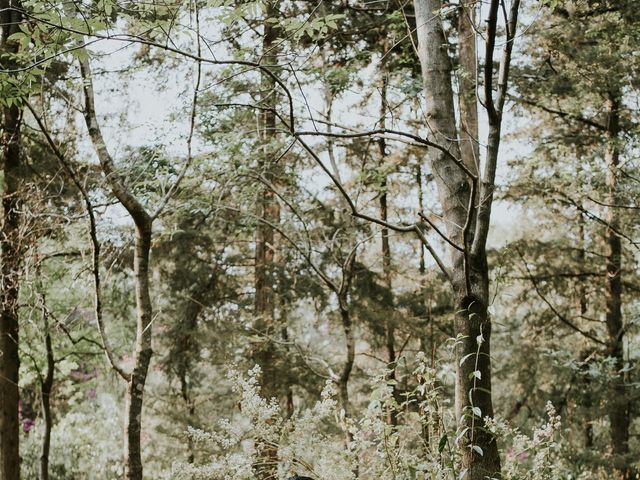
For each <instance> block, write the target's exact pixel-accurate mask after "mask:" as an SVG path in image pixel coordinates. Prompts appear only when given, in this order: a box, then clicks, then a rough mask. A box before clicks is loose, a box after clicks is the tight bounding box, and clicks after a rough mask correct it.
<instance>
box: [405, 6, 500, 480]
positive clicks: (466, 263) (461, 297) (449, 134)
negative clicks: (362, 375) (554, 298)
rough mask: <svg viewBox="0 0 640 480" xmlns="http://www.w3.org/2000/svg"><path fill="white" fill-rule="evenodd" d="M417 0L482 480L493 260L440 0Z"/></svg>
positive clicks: (465, 424)
mask: <svg viewBox="0 0 640 480" xmlns="http://www.w3.org/2000/svg"><path fill="white" fill-rule="evenodd" d="M414 6H415V12H416V24H417V34H418V50H419V55H420V62H421V67H422V78H423V83H424V92H425V98H426V105H425V109H426V116H427V119H426V121H427V125H428V128H429V131H430V140H431V141H433V142H435V143H437V144H439V145H441V146H442V147H444V149H446V151H442V150H439V149H436V148H432V149H430V150H429V153H428V160H429V164H430V167H431V170H432V172H433V175H434V178H435V181H436V185H437V189H438V196H439V200H440V205H441V206H442V211H443V215H444V218H445V219H446V221H447V225H448V228H447V233H448V237H449V239H450V240H451V241H452V242H453V243H454V244H456V245H457V246H458V247H459V249H454V248H450V252H451V255H450V259H451V261H450V264H451V269H450V270H451V278H452V284H453V289H454V295H455V300H456V307H457V311H458V314H457V316H456V320H455V332H456V335H458V336H459V342H458V344H457V348H456V366H457V374H456V378H457V380H456V415H457V418H458V419H459V422H460V427H461V428H462V429H464V430H465V436H464V438H465V439H466V442H465V446H464V447H463V448H464V450H463V467H464V468H465V469H466V471H467V477H466V478H469V479H471V480H481V479H482V480H484V479H485V478H486V477H487V476H489V477H498V476H499V475H500V457H499V454H498V448H497V445H496V441H495V438H494V437H493V436H492V435H491V434H489V433H488V432H487V431H486V430H485V429H484V428H483V427H484V421H483V418H484V417H487V416H489V417H491V416H493V405H492V400H491V360H490V356H489V350H490V337H491V322H490V318H489V316H488V313H487V307H488V298H489V295H488V290H489V280H488V265H487V259H486V253H485V250H484V244H483V243H482V242H481V248H479V249H477V250H476V252H474V254H471V252H470V248H469V245H470V241H471V239H473V238H474V222H473V218H474V217H475V209H474V208H472V210H471V211H469V206H470V196H471V194H472V182H471V177H470V175H469V172H468V171H467V172H465V168H464V167H463V165H461V163H463V162H462V161H461V160H460V159H461V154H460V149H459V147H458V144H457V139H458V132H457V129H456V116H455V110H454V100H453V89H452V79H451V61H450V58H449V55H448V52H447V45H448V43H447V40H446V38H445V35H444V30H443V27H442V23H441V19H440V16H439V15H438V14H437V13H438V12H439V11H440V9H441V7H442V2H441V1H440V0H414ZM494 133H495V132H494ZM498 135H499V129H498ZM496 148H497V146H496ZM456 159H458V160H460V161H457V160H456ZM467 170H468V169H467ZM488 202H490V198H489V199H488Z"/></svg>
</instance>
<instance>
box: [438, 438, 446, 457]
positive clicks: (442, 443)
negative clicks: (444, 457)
mask: <svg viewBox="0 0 640 480" xmlns="http://www.w3.org/2000/svg"><path fill="white" fill-rule="evenodd" d="M447 440H448V437H447V434H446V433H445V434H444V435H442V437H440V441H439V442H438V453H442V452H443V451H444V448H445V447H446V446H447Z"/></svg>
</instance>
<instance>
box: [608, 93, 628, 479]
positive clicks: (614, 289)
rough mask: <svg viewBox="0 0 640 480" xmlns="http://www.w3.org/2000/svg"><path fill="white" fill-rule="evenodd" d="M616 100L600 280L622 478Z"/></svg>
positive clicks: (624, 429)
mask: <svg viewBox="0 0 640 480" xmlns="http://www.w3.org/2000/svg"><path fill="white" fill-rule="evenodd" d="M619 102H620V100H619V94H617V93H610V94H609V98H608V99H607V105H606V111H607V125H606V132H605V138H606V150H605V163H606V168H607V172H606V184H607V189H608V199H607V203H608V205H609V206H608V207H607V228H606V233H605V235H606V242H607V249H608V251H607V254H606V255H607V256H606V274H605V277H604V287H605V288H604V292H605V320H606V323H607V332H608V340H607V343H608V347H607V350H608V352H607V353H608V354H609V356H610V357H611V358H612V359H613V360H614V362H613V368H614V376H613V378H612V379H611V382H612V385H611V393H610V396H609V401H608V405H607V409H608V410H609V422H610V436H611V451H612V453H613V461H614V467H615V469H616V470H617V471H618V473H619V474H620V475H621V476H622V478H624V479H628V478H631V471H630V468H629V465H628V459H627V458H626V456H627V455H628V454H629V422H630V411H629V410H630V403H629V398H628V394H627V389H626V385H625V374H624V373H622V372H620V371H621V370H622V368H623V367H624V350H623V338H624V326H623V318H622V278H621V271H622V242H621V239H620V236H619V235H618V234H617V233H616V232H618V231H619V227H620V225H619V223H620V222H619V219H618V214H617V210H616V207H615V205H620V204H622V203H624V202H623V200H622V199H621V198H620V195H619V193H618V165H619V160H620V146H619V141H620V139H619V134H620V113H619V108H620V103H619Z"/></svg>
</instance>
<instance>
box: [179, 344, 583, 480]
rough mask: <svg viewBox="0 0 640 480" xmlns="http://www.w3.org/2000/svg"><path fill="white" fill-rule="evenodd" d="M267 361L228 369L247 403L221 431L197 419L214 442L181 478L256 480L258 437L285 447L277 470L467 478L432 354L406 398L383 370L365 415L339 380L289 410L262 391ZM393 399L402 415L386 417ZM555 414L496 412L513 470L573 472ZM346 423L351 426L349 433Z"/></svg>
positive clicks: (547, 475) (398, 478) (508, 479)
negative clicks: (530, 425)
mask: <svg viewBox="0 0 640 480" xmlns="http://www.w3.org/2000/svg"><path fill="white" fill-rule="evenodd" d="M259 375H260V370H259V368H258V367H255V368H253V369H251V370H250V371H249V372H248V373H247V375H242V374H240V373H238V372H237V371H232V372H231V373H230V374H229V377H230V378H231V380H232V382H233V384H234V391H235V392H236V393H237V394H238V395H239V397H240V402H239V405H240V413H239V414H238V415H236V416H235V417H234V418H233V419H230V420H224V421H221V422H219V425H218V429H217V430H216V431H215V432H204V431H201V430H195V429H190V430H189V435H190V436H191V438H192V440H193V441H194V442H197V443H199V444H200V445H201V446H202V447H204V448H206V450H207V451H209V452H210V456H209V458H208V460H207V461H205V462H204V463H201V464H185V463H176V464H174V465H173V469H172V478H175V479H176V480H205V479H206V480H227V479H234V480H251V479H254V478H255V477H254V471H253V466H254V463H255V462H258V461H260V459H259V456H258V454H257V452H256V443H257V441H258V440H259V441H260V442H265V441H266V442H273V444H274V445H277V452H278V478H280V479H286V478H288V477H289V476H291V475H293V474H297V475H305V476H309V477H312V478H314V479H317V480H354V479H356V478H362V479H381V480H384V479H394V480H459V479H461V478H464V474H463V473H461V469H460V466H459V460H460V457H461V456H460V451H459V448H462V447H458V446H457V445H456V442H455V438H456V431H455V429H454V428H452V426H454V425H455V422H454V421H453V418H452V416H451V414H450V413H447V410H446V409H443V408H442V407H441V405H442V404H443V402H442V398H441V389H440V388H439V387H438V386H437V384H436V374H435V371H434V370H433V369H431V368H429V367H428V366H427V365H426V362H425V361H424V357H423V356H419V357H418V366H417V367H416V369H415V371H414V376H415V379H416V382H417V385H418V386H417V388H416V389H415V390H414V391H413V392H410V393H408V394H406V399H405V400H404V401H403V402H402V403H401V404H400V405H397V404H396V401H395V399H394V398H393V396H392V389H391V386H390V385H389V383H388V380H387V379H386V378H385V375H384V373H383V374H381V375H380V376H379V377H378V379H377V382H376V384H375V385H374V390H373V393H372V396H371V401H370V403H369V405H368V408H367V409H366V410H365V412H364V414H363V416H362V417H359V418H348V417H346V416H345V413H344V410H343V409H342V408H341V407H340V404H339V402H338V401H337V399H336V398H337V394H336V389H335V387H334V385H333V384H332V383H331V382H327V384H326V386H325V388H324V390H323V392H322V395H321V399H320V400H319V401H318V402H317V403H316V404H315V405H314V406H313V407H312V408H309V409H306V410H303V411H301V412H299V413H296V414H294V415H293V416H292V417H291V418H289V419H285V418H284V416H283V415H282V414H281V412H280V407H279V405H278V403H277V402H276V401H275V400H269V401H268V400H266V399H264V398H262V397H261V396H260V394H259V392H260V387H259ZM389 408H395V409H396V412H397V414H398V418H399V419H400V422H399V425H398V426H397V427H392V426H391V425H389V423H388V422H387V414H388V412H389ZM547 413H548V416H549V420H548V422H547V423H545V424H544V425H542V426H541V427H539V428H538V429H536V430H534V431H533V433H532V435H531V436H527V435H524V434H521V433H520V432H519V431H518V430H517V429H514V428H512V427H510V426H509V425H508V424H507V423H506V422H505V421H502V420H498V419H487V425H488V428H490V429H491V430H492V431H493V432H494V433H496V434H497V436H498V438H499V439H500V443H501V445H506V446H505V448H504V461H503V479H504V480H516V479H518V480H552V479H553V480H559V479H563V478H567V479H568V478H572V477H571V476H570V475H567V473H566V472H567V470H566V468H567V467H566V465H565V462H564V461H563V459H562V451H561V448H560V444H559V443H558V442H557V440H556V437H557V436H558V432H559V429H560V417H559V416H558V415H557V414H556V412H555V409H554V408H553V406H552V405H551V404H548V406H547ZM347 432H348V433H349V435H347Z"/></svg>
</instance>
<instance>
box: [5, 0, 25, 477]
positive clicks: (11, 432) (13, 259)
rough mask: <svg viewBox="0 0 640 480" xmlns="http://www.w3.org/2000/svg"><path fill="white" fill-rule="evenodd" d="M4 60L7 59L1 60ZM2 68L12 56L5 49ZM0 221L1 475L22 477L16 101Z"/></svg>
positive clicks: (12, 14) (10, 24) (8, 6)
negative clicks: (19, 414)
mask: <svg viewBox="0 0 640 480" xmlns="http://www.w3.org/2000/svg"><path fill="white" fill-rule="evenodd" d="M17 6H19V5H17V2H15V1H11V0H4V1H2V2H0V10H1V11H0V19H1V21H2V45H1V48H0V50H1V51H2V53H4V54H13V53H16V52H17V50H18V46H17V43H15V42H12V41H10V40H8V37H9V36H10V35H12V34H13V33H14V32H15V31H17V30H18V26H19V24H20V21H21V15H20V14H19V13H18V11H17V10H13V9H14V8H16V7H17ZM5 62H6V63H5ZM3 64H4V65H3V66H4V68H9V69H10V68H11V67H12V66H13V65H14V64H15V62H14V61H13V59H11V58H10V57H8V56H4V55H3ZM2 115H3V118H2V172H3V188H2V208H3V211H2V227H1V230H0V255H1V257H2V258H1V260H2V266H1V267H0V273H1V275H2V278H1V279H0V280H1V283H0V308H1V309H2V310H1V312H0V353H1V355H0V480H17V479H19V478H20V451H19V439H20V426H19V416H18V403H19V400H20V393H19V389H18V380H19V378H18V375H19V369H20V359H19V353H18V334H19V327H18V295H19V289H20V276H21V268H22V261H21V253H22V248H21V243H22V242H23V238H21V236H22V234H21V232H20V225H21V218H22V215H21V201H20V200H21V199H20V184H21V170H22V166H21V153H20V145H21V138H20V124H21V120H22V111H21V110H20V109H19V108H18V107H17V106H15V104H14V105H13V106H11V107H4V108H3V110H2Z"/></svg>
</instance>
